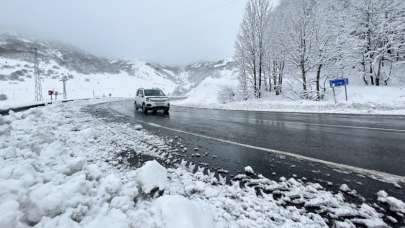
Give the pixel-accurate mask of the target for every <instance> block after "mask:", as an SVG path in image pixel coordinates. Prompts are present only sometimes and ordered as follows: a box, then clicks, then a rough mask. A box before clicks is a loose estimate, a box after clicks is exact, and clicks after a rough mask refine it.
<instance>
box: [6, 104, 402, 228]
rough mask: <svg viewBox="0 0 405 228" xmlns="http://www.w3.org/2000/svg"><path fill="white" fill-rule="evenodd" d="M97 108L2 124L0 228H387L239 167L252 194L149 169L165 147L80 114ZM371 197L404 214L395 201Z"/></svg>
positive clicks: (180, 171)
mask: <svg viewBox="0 0 405 228" xmlns="http://www.w3.org/2000/svg"><path fill="white" fill-rule="evenodd" d="M95 102H101V101H74V102H71V103H65V104H53V105H49V106H46V107H42V108H33V109H31V110H28V111H25V112H21V113H11V114H10V115H9V116H0V214H1V216H0V227H7V228H14V227H18V228H25V227H32V226H35V227H52V228H53V227H66V228H67V227H69V228H79V227H94V228H96V227H97V228H101V227H114V228H121V227H122V228H124V227H128V228H129V227H177V228H180V227H187V228H193V227H201V228H205V227H327V226H328V225H336V227H355V225H356V224H357V225H358V224H364V225H366V226H370V227H385V226H386V224H385V222H384V221H383V220H382V217H383V216H384V215H383V214H381V213H379V212H377V211H376V209H374V208H373V207H372V206H371V205H368V204H367V203H362V204H360V205H354V204H351V203H348V202H347V201H346V200H345V197H344V194H343V193H342V192H339V193H337V194H334V193H332V192H328V191H326V190H324V188H323V187H322V186H321V185H319V184H317V183H303V182H301V181H300V180H295V179H293V178H292V179H288V180H287V179H285V178H280V180H270V179H267V178H265V177H262V176H260V175H258V177H257V178H251V177H250V176H251V175H252V173H253V172H254V170H253V169H252V168H251V167H246V168H245V170H247V171H248V172H246V174H240V175H239V176H237V179H238V180H243V181H245V182H246V181H249V182H251V183H254V184H255V185H254V186H256V187H243V188H241V187H240V185H239V182H237V181H233V182H232V184H230V185H227V184H225V180H224V178H221V177H220V178H219V179H217V178H216V177H215V176H214V174H213V173H211V172H209V171H208V174H204V172H203V169H202V168H201V169H200V168H199V169H198V171H197V172H196V173H193V172H191V170H192V169H193V168H194V165H192V164H188V163H186V162H185V161H182V162H181V163H178V165H177V166H175V168H165V167H163V166H162V164H163V163H162V162H157V161H164V160H165V159H166V160H167V159H169V158H170V152H168V150H167V146H166V144H165V141H164V140H163V139H161V138H159V137H157V136H154V135H151V134H150V133H148V132H147V131H146V130H143V128H142V126H140V125H130V124H118V123H110V122H102V121H100V120H98V119H95V118H94V117H92V116H90V115H89V114H87V113H86V112H83V111H82V108H83V107H85V106H86V105H89V104H92V103H95ZM134 153H137V154H145V155H152V156H155V157H156V160H157V161H153V160H152V161H149V162H146V163H143V164H142V165H140V166H139V167H138V168H137V167H134V166H129V165H128V161H127V160H126V159H125V158H124V157H123V156H122V155H123V154H125V155H128V156H133V155H134ZM241 169H243V167H241ZM258 187H260V188H259V189H264V190H266V192H267V193H263V192H261V191H259V193H258V192H257V191H256V190H257V189H258ZM342 189H344V188H342ZM276 196H278V197H276ZM379 197H380V200H381V202H386V203H388V204H390V203H391V204H392V205H391V208H392V211H393V212H396V213H402V215H403V213H404V208H403V205H404V203H403V202H402V201H400V200H398V199H395V198H393V197H390V196H388V195H387V194H386V193H385V192H383V191H382V192H379ZM299 205H301V206H299ZM311 208H312V209H311ZM314 209H317V210H318V212H319V211H322V213H316V210H315V211H314ZM320 214H323V215H324V217H322V216H321V215H320ZM325 216H326V217H327V218H329V219H333V221H334V222H332V221H331V220H326V217H325Z"/></svg>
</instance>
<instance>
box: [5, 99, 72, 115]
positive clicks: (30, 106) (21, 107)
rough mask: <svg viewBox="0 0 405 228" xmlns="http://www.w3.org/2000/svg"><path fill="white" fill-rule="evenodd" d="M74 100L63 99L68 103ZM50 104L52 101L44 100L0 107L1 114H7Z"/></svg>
mask: <svg viewBox="0 0 405 228" xmlns="http://www.w3.org/2000/svg"><path fill="white" fill-rule="evenodd" d="M71 101H74V99H70V100H62V101H61V102H62V103H66V102H71ZM48 104H52V102H43V103H37V104H31V105H23V106H17V107H12V108H7V109H0V115H2V116H5V115H8V114H9V113H10V111H13V112H22V111H25V110H28V109H31V108H36V107H42V106H45V105H48Z"/></svg>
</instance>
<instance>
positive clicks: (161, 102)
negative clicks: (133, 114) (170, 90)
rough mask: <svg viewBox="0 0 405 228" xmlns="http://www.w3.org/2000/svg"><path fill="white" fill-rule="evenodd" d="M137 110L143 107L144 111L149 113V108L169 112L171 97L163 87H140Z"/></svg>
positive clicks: (136, 99) (136, 101)
mask: <svg viewBox="0 0 405 228" xmlns="http://www.w3.org/2000/svg"><path fill="white" fill-rule="evenodd" d="M134 104H135V110H139V109H140V108H142V112H143V113H145V114H147V113H148V111H149V110H153V111H154V112H156V111H157V110H163V111H164V113H165V114H168V113H169V109H170V103H169V98H168V97H167V96H166V95H165V93H164V92H163V91H162V90H161V89H138V91H137V92H136V97H135V102H134Z"/></svg>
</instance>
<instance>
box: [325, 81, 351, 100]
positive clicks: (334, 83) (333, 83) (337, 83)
mask: <svg viewBox="0 0 405 228" xmlns="http://www.w3.org/2000/svg"><path fill="white" fill-rule="evenodd" d="M329 84H330V87H331V88H332V90H333V99H334V100H335V104H336V103H337V101H336V93H335V87H340V86H344V87H345V97H346V101H348V98H347V85H349V79H348V78H338V79H333V80H330V81H329Z"/></svg>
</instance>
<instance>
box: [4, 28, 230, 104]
mask: <svg viewBox="0 0 405 228" xmlns="http://www.w3.org/2000/svg"><path fill="white" fill-rule="evenodd" d="M35 49H37V50H38V51H37V53H38V59H39V62H40V64H39V66H40V67H39V68H40V71H41V78H42V80H43V82H42V84H43V85H42V86H43V94H44V98H45V99H47V98H48V97H47V96H46V94H47V91H48V90H56V91H59V92H60V93H59V94H61V92H62V82H61V81H60V79H61V78H62V77H64V76H65V77H68V78H69V81H68V82H67V93H68V98H88V97H94V96H96V97H102V96H109V95H110V94H111V96H113V97H133V96H134V95H135V92H136V89H137V88H141V87H144V88H148V87H159V88H162V89H163V90H164V91H165V92H166V93H168V94H170V95H185V94H187V93H190V91H191V90H193V89H194V88H198V87H199V85H200V84H201V83H202V82H204V83H202V86H204V85H206V82H205V80H208V81H209V80H216V79H218V80H221V79H220V78H222V77H223V76H224V75H226V76H227V78H229V77H230V76H231V75H232V74H233V73H232V72H233V69H234V63H233V62H231V61H224V60H222V61H217V62H201V63H196V64H191V65H188V66H182V67H180V66H166V65H161V64H153V63H147V62H143V61H137V60H132V61H124V60H110V59H106V58H100V57H96V56H94V55H91V54H87V53H85V52H84V51H82V50H79V49H77V48H75V47H71V46H68V45H65V44H59V43H53V42H46V41H36V40H31V39H28V38H22V37H17V36H12V35H1V36H0V107H2V108H5V107H8V106H14V105H21V104H28V103H32V102H33V100H34V60H35V58H34V50H35ZM223 83H226V82H223ZM223 83H222V84H223ZM214 90H215V89H214ZM196 91H198V89H197V90H196ZM215 92H216V90H215V91H213V92H212V93H210V99H212V97H216V96H217V95H216V94H213V93H215Z"/></svg>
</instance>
